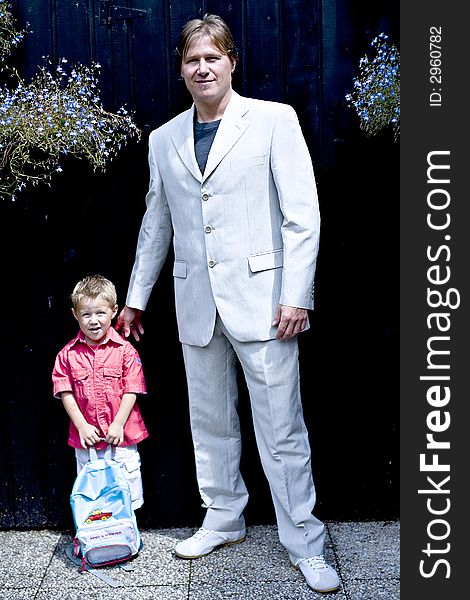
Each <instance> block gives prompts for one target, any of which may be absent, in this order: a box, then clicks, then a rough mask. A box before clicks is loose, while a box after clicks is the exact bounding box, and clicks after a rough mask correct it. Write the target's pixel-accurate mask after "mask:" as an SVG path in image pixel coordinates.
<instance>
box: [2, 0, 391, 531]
mask: <svg viewBox="0 0 470 600" xmlns="http://www.w3.org/2000/svg"><path fill="white" fill-rule="evenodd" d="M13 4H14V9H15V15H16V16H17V17H18V20H19V24H20V25H21V24H24V23H25V22H26V21H28V22H29V23H30V27H31V29H32V33H30V34H28V35H27V37H26V40H25V41H24V43H23V44H22V45H21V47H20V49H19V50H18V52H17V54H16V55H15V61H16V63H17V65H18V68H19V70H20V72H21V73H22V74H23V75H24V76H25V77H26V78H28V77H29V76H32V75H33V74H34V73H35V72H37V69H38V65H41V64H43V58H42V57H43V56H48V57H49V58H50V59H51V60H52V62H57V61H58V60H60V59H61V58H66V59H67V60H68V62H69V64H73V63H76V62H82V63H84V64H90V62H91V61H97V62H99V63H100V64H101V77H100V87H101V97H102V99H103V102H104V105H105V106H106V107H108V108H109V109H111V110H116V109H117V108H119V107H120V106H122V105H126V106H127V108H128V109H130V110H132V111H134V114H135V120H136V122H137V124H138V125H139V127H140V128H141V129H142V132H143V136H142V140H141V141H140V142H139V143H132V142H131V143H130V144H129V145H128V146H127V147H126V148H124V149H123V151H122V152H121V153H120V155H119V156H118V158H117V159H116V160H115V161H114V162H113V163H112V164H111V165H110V168H109V170H108V172H107V173H106V174H105V175H99V174H93V173H91V171H90V169H89V167H88V166H87V165H86V164H84V163H82V162H80V161H73V160H70V161H67V162H66V164H65V165H64V172H63V173H62V174H60V175H57V176H56V177H55V179H54V181H53V185H52V187H51V188H46V187H43V188H41V189H35V190H34V191H30V192H26V193H24V194H23V195H20V196H19V197H18V198H17V200H16V201H15V202H11V201H2V202H1V203H0V210H1V223H2V229H3V236H2V246H1V251H2V253H1V256H2V263H3V268H2V271H3V291H2V309H1V312H0V314H1V316H2V319H1V326H0V327H1V332H2V334H3V335H2V342H3V343H2V346H3V347H2V353H3V354H2V366H3V375H2V377H1V397H0V527H4V528H11V527H18V528H22V527H69V526H71V514H70V509H69V500H68V499H69V493H70V490H71V485H72V483H73V478H74V459H73V451H72V450H71V449H70V448H68V447H67V445H66V439H67V419H66V416H65V413H64V411H63V408H62V405H61V403H60V401H58V400H55V399H54V398H53V397H52V392H51V382H50V374H51V369H52V364H53V360H54V357H55V354H56V353H57V351H58V350H59V349H60V348H61V347H62V346H63V344H64V343H65V342H66V341H67V340H68V339H69V338H71V337H72V336H73V335H74V334H75V332H76V324H75V321H74V320H73V319H72V317H71V315H70V309H69V302H68V295H69V294H70V291H71V289H72V288H73V285H74V284H75V282H76V281H77V280H78V279H79V278H81V277H82V276H84V275H85V274H87V273H93V272H101V273H103V274H104V275H106V276H108V277H110V278H111V279H112V280H113V281H114V282H115V283H116V286H117V289H118V294H119V302H120V304H121V305H122V304H123V303H124V299H125V294H126V288H127V282H128V277H129V274H130V269H131V266H132V262H133V254H134V248H135V242H136V236H137V232H138V228H139V225H140V220H141V217H142V214H143V210H144V195H145V192H146V187H147V181H148V172H147V159H146V156H147V137H148V134H149V132H150V131H151V129H153V128H154V127H156V126H158V125H160V124H161V123H163V122H164V121H166V120H167V119H168V118H170V117H171V116H173V115H174V114H176V113H177V112H179V111H181V110H183V109H184V108H186V107H187V106H188V103H189V97H188V95H187V92H186V91H185V90H184V89H183V84H182V82H181V81H180V80H179V77H178V73H177V71H176V68H175V56H174V48H175V46H176V40H177V36H178V33H179V30H180V28H181V26H182V24H183V23H184V22H185V21H186V20H188V19H189V18H193V17H196V16H200V15H202V14H203V13H205V12H213V13H218V14H220V15H222V16H223V17H224V18H225V19H226V21H227V22H228V23H229V25H230V26H231V28H232V30H233V33H234V35H235V39H236V41H237V45H238V48H239V50H240V56H241V60H240V63H239V66H238V68H237V71H236V75H235V79H234V87H235V89H237V91H239V92H240V93H242V94H244V95H248V96H254V97H259V98H265V99H271V100H280V101H284V102H288V103H290V104H292V105H293V106H294V107H295V109H296V110H297V112H298V114H299V117H300V120H301V124H302V127H303V130H304V133H305V137H306V139H307V142H308V144H309V147H310V150H311V153H312V157H313V160H314V165H315V171H316V175H317V179H318V188H319V196H320V203H321V212H322V217H323V228H322V242H321V251H320V257H319V263H318V274H317V286H316V289H317V292H316V303H317V305H316V306H317V308H316V310H315V311H314V312H313V313H312V329H311V330H310V331H309V332H308V333H306V334H304V335H303V336H301V339H300V344H301V353H302V354H301V356H302V358H301V360H302V370H303V371H302V372H303V379H302V387H303V399H304V407H305V415H306V419H307V424H308V426H309V430H310V437H311V444H312V452H313V468H314V475H315V480H316V484H317V493H318V504H317V514H318V516H320V517H321V518H323V519H374V518H380V519H384V518H385V519H386V518H396V517H397V515H398V259H399V250H398V234H399V232H398V144H394V143H393V142H392V141H391V138H390V137H389V136H387V135H384V136H379V137H378V138H374V139H367V138H365V136H364V135H363V134H362V133H361V132H360V131H359V129H358V124H357V121H356V118H355V115H354V114H353V113H352V111H351V110H350V109H348V108H347V106H346V103H345V100H344V96H345V94H346V93H347V92H348V91H350V90H351V87H352V77H353V75H354V72H355V69H356V67H357V64H358V61H359V58H360V57H361V56H362V55H364V54H365V53H366V52H367V51H368V50H369V44H370V41H371V40H372V38H373V37H375V36H376V35H377V34H378V33H380V32H382V31H384V32H385V33H387V34H389V35H390V36H391V39H392V41H393V42H394V43H396V44H398V41H399V40H398V33H399V32H398V3H396V2H393V1H391V0H390V1H388V0H387V1H382V2H374V1H370V0H366V1H364V2H352V1H347V0H269V1H268V0H240V1H235V2H226V1H202V2H201V1H191V0H180V1H178V2H170V1H169V0H134V1H132V2H131V1H130V0H115V1H110V0H101V1H100V0H47V1H46V0H17V1H16V2H14V3H13ZM7 234H8V235H7ZM145 327H146V334H145V337H144V339H143V341H142V342H141V343H140V344H139V351H140V353H141V355H142V358H143V361H144V364H145V368H146V374H147V379H148V387H149V395H148V397H147V398H145V399H143V400H142V401H141V403H140V404H141V410H142V412H143V414H144V417H145V419H146V421H147V423H148V425H149V428H150V430H151V438H149V440H147V441H145V442H144V443H142V445H141V454H142V460H143V477H144V486H145V498H146V502H145V505H144V507H143V508H142V509H141V511H140V517H139V518H140V523H141V525H142V526H178V525H186V524H194V525H196V524H198V523H199V522H200V519H201V516H202V509H201V508H200V499H199V495H198V493H197V485H196V481H195V474H194V461H193V452H192V444H191V437H190V432H189V424H188V410H187V402H186V387H185V381H184V373H183V367H182V357H181V350H180V346H179V343H178V341H177V332H176V324H175V316H174V307H173V291H172V277H171V273H170V271H169V268H168V267H167V268H165V269H164V271H163V274H162V276H161V278H160V280H159V282H158V284H157V286H156V288H155V290H154V293H153V296H152V299H151V303H150V305H149V308H148V311H147V312H146V315H145ZM163 341H164V343H163ZM240 385H241V398H240V413H241V418H242V428H243V431H244V436H245V437H244V440H245V441H244V451H243V465H242V466H243V471H244V475H245V479H246V481H247V485H248V486H249V489H250V490H251V499H250V503H249V505H248V508H247V511H246V517H247V520H248V522H249V523H250V522H251V523H255V522H257V523H261V522H273V521H274V514H273V510H272V506H271V500H270V495H269V490H268V487H267V484H266V482H265V480H264V476H263V475H262V471H261V467H260V464H259V460H258V457H257V451H256V446H255V442H254V436H253V432H252V428H251V420H250V415H249V408H248V402H247V398H246V392H245V389H244V387H243V382H241V381H240Z"/></svg>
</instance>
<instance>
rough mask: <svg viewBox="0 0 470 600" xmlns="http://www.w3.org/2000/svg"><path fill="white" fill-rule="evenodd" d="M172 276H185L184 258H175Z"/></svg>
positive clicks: (183, 277)
mask: <svg viewBox="0 0 470 600" xmlns="http://www.w3.org/2000/svg"><path fill="white" fill-rule="evenodd" d="M173 277H180V278H182V279H185V278H186V262H185V261H184V260H175V262H174V265H173Z"/></svg>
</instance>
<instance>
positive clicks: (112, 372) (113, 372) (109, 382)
mask: <svg viewBox="0 0 470 600" xmlns="http://www.w3.org/2000/svg"><path fill="white" fill-rule="evenodd" d="M121 378H122V368H121V367H120V366H108V367H103V380H104V385H105V388H106V392H107V394H111V395H112V396H114V397H115V396H118V397H120V396H121V387H122V384H121Z"/></svg>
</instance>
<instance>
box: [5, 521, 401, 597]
mask: <svg viewBox="0 0 470 600" xmlns="http://www.w3.org/2000/svg"><path fill="white" fill-rule="evenodd" d="M327 529H328V535H327V539H326V544H325V555H326V559H327V561H328V562H329V563H330V564H331V565H333V566H334V567H335V568H336V569H337V570H338V573H339V574H340V577H341V580H342V589H341V590H339V591H338V592H336V593H332V594H327V595H325V594H318V593H315V592H313V591H312V590H311V589H310V588H309V587H308V586H307V584H306V582H305V580H304V578H303V576H302V574H301V573H300V571H299V570H298V569H295V568H294V567H293V566H292V565H291V564H290V561H289V559H288V556H287V553H286V551H285V550H284V548H283V547H282V545H281V544H280V542H279V538H278V535H277V529H276V527H275V526H272V525H268V526H263V525H257V526H252V527H248V530H247V538H246V540H245V541H244V542H243V543H241V544H238V545H235V546H230V547H224V548H219V549H216V550H215V551H214V552H212V553H211V554H210V555H208V556H206V557H203V558H200V559H197V560H184V559H179V558H177V557H175V556H174V554H173V548H174V546H175V544H176V543H177V542H178V541H179V540H182V539H185V538H186V537H188V536H189V535H191V534H192V533H193V532H194V529H190V528H178V529H151V530H150V529H149V530H142V532H141V533H142V541H143V549H142V552H141V553H140V555H139V556H138V557H137V558H136V559H135V560H134V561H132V566H133V567H134V570H133V571H131V572H128V571H125V570H123V569H122V568H120V567H118V566H115V567H108V568H106V569H104V570H103V572H104V573H106V575H108V576H109V577H112V578H113V579H114V580H115V581H116V583H117V584H118V585H117V587H115V588H113V587H111V586H109V585H108V584H106V583H105V582H103V581H101V580H99V579H98V578H96V577H95V576H94V575H92V574H91V573H81V572H80V569H79V568H78V567H77V566H76V565H75V564H74V563H72V562H71V561H70V560H69V559H68V558H67V557H66V555H65V548H66V546H67V544H70V543H71V541H72V536H71V535H70V534H68V533H65V532H56V531H49V530H41V531H0V548H2V554H3V556H4V557H6V556H8V560H2V561H1V562H0V600H225V599H226V600H235V599H239V600H252V599H255V600H317V599H320V598H323V599H325V598H331V599H332V600H333V599H334V600H398V599H399V596H400V594H399V523H398V522H370V523H369V522H367V523H364V522H354V523H337V522H334V523H327Z"/></svg>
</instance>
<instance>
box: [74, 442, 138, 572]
mask: <svg viewBox="0 0 470 600" xmlns="http://www.w3.org/2000/svg"><path fill="white" fill-rule="evenodd" d="M89 455H90V460H89V462H88V463H87V464H86V465H85V466H84V467H83V469H82V470H81V471H80V473H79V474H78V475H77V478H76V480H75V483H74V485H73V488H72V493H71V495H70V505H71V507H72V513H73V519H74V523H75V528H76V532H75V539H74V555H75V557H79V558H81V561H82V570H85V569H86V568H87V566H88V567H91V568H97V567H104V566H107V565H114V564H118V563H122V562H125V561H128V560H130V559H131V558H133V557H135V556H137V554H138V553H139V551H140V550H141V548H142V540H141V537H140V532H139V529H138V527H137V521H136V517H135V513H134V509H133V508H132V500H131V492H130V488H129V482H128V481H127V479H126V477H125V475H124V472H123V470H122V467H121V466H120V465H119V463H117V462H116V461H115V460H113V459H112V448H111V446H108V448H107V449H106V451H105V455H104V457H103V458H98V455H97V453H96V450H95V449H94V448H90V449H89Z"/></svg>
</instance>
